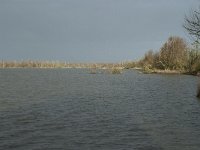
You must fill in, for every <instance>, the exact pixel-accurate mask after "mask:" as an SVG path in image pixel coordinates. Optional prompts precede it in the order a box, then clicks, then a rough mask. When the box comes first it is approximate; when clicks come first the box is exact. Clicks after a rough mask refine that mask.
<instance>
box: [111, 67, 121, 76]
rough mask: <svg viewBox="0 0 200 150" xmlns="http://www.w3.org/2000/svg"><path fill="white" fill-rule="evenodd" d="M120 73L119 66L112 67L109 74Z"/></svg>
mask: <svg viewBox="0 0 200 150" xmlns="http://www.w3.org/2000/svg"><path fill="white" fill-rule="evenodd" d="M121 73H122V69H121V68H117V67H114V68H112V69H111V74H121Z"/></svg>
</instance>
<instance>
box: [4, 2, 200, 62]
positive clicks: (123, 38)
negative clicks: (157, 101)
mask: <svg viewBox="0 0 200 150" xmlns="http://www.w3.org/2000/svg"><path fill="white" fill-rule="evenodd" d="M199 4H200V1H199V0H0V59H3V60H28V59H31V60H66V61H69V62H119V61H125V60H136V59H139V58H141V57H142V56H143V54H144V53H145V52H146V51H148V50H149V49H154V50H159V48H160V47H161V46H162V44H163V43H164V42H165V41H166V40H167V38H168V37H169V36H172V35H177V36H181V37H183V38H185V39H187V33H186V32H185V31H184V29H183V27H182V24H183V22H184V15H185V14H187V13H189V12H190V10H191V9H192V8H197V7H198V6H199Z"/></svg>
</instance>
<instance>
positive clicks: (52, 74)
mask: <svg viewBox="0 0 200 150" xmlns="http://www.w3.org/2000/svg"><path fill="white" fill-rule="evenodd" d="M89 72H90V71H89V70H87V69H1V70H0V149H2V150H49V149H52V150H62V149H66V150H133V149H136V150H199V149H200V101H199V100H198V99H197V98H196V97H195V96H196V86H197V82H198V80H199V79H198V78H197V77H194V76H187V75H156V74H141V73H139V72H137V71H132V70H129V71H125V72H124V73H123V74H120V75H112V74H108V73H102V74H90V73H89Z"/></svg>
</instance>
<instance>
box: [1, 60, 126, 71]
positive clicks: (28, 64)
mask: <svg viewBox="0 0 200 150" xmlns="http://www.w3.org/2000/svg"><path fill="white" fill-rule="evenodd" d="M122 66H123V63H67V62H60V61H30V60H29V61H3V60H2V61H0V68H94V69H110V68H113V67H118V68H120V67H122Z"/></svg>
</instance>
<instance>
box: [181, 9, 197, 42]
mask: <svg viewBox="0 0 200 150" xmlns="http://www.w3.org/2000/svg"><path fill="white" fill-rule="evenodd" d="M183 27H184V28H185V29H186V30H187V32H188V33H189V35H191V36H192V37H193V38H195V40H197V41H198V40H199V39H200V8H199V9H197V10H193V11H192V12H191V13H190V15H186V16H185V23H184V25H183Z"/></svg>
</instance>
